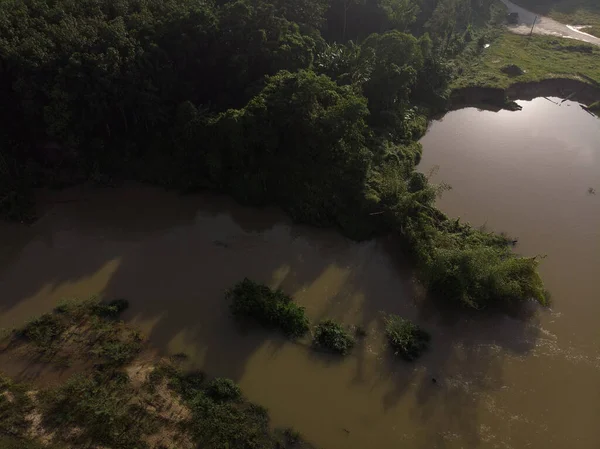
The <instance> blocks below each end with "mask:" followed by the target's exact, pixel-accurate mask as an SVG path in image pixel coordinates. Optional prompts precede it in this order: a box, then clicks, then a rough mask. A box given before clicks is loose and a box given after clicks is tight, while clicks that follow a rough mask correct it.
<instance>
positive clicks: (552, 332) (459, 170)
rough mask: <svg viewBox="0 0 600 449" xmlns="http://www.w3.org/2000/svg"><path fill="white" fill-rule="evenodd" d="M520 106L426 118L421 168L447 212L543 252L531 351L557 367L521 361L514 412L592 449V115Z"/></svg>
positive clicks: (597, 308)
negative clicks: (542, 295) (548, 301)
mask: <svg viewBox="0 0 600 449" xmlns="http://www.w3.org/2000/svg"><path fill="white" fill-rule="evenodd" d="M519 103H520V104H521V106H523V110H522V111H520V112H510V111H500V112H498V113H492V112H485V111H477V110H475V109H472V108H470V109H463V110H460V111H456V112H452V113H451V114H448V115H447V116H446V117H445V118H444V119H443V120H441V121H440V122H437V123H434V124H433V126H432V127H431V128H430V130H429V132H428V134H427V135H426V136H425V137H424V138H423V141H422V142H423V145H424V148H425V151H424V157H423V160H422V162H421V166H420V168H421V170H423V172H426V173H427V172H430V171H431V170H432V168H434V167H436V166H437V168H438V169H439V170H437V171H436V174H435V175H434V176H433V180H434V181H436V182H440V181H444V182H446V183H448V184H450V185H451V186H452V190H451V191H449V192H446V193H445V194H444V195H443V197H442V198H441V199H440V200H438V206H439V207H440V208H441V209H442V210H443V211H444V212H446V213H447V214H448V215H450V216H453V217H462V218H463V219H464V220H466V221H470V222H471V223H473V224H474V225H477V226H485V227H486V228H487V229H490V230H494V231H497V232H507V233H508V234H510V235H512V236H515V237H517V238H518V239H519V244H518V246H517V251H518V252H520V253H522V254H525V255H544V256H546V258H545V259H544V261H543V263H542V266H541V272H542V276H543V278H544V281H545V283H546V285H547V288H548V289H549V290H550V292H551V295H552V301H553V306H552V313H550V314H544V315H542V317H541V320H542V322H541V325H542V330H543V333H542V336H541V338H540V339H539V340H538V343H537V345H536V348H535V350H534V351H533V356H535V357H547V358H549V359H550V360H552V363H560V366H561V367H562V368H561V369H558V370H557V369H554V368H551V367H550V366H548V367H547V368H545V369H543V370H540V371H536V370H533V369H529V368H524V369H523V371H522V372H521V376H523V377H526V378H528V381H529V382H528V383H526V382H525V381H524V380H521V383H522V384H523V388H525V389H526V391H523V394H524V396H523V397H522V400H523V402H525V401H527V402H528V404H527V406H520V407H516V408H515V409H514V412H515V413H516V412H517V411H519V412H521V411H522V410H523V409H524V407H531V409H532V410H536V409H537V413H538V418H536V420H537V419H542V418H541V417H543V419H544V420H545V421H546V424H547V426H548V433H547V437H548V441H549V443H548V444H547V445H546V447H562V445H561V444H562V442H565V443H564V444H565V446H566V444H568V443H566V441H567V440H566V438H567V436H568V435H571V436H573V438H574V439H575V441H576V443H571V445H574V446H575V447H586V448H587V447H600V430H598V429H597V425H595V424H594V423H597V422H598V420H599V419H600V406H599V405H598V404H599V403H598V400H599V399H600V383H598V379H599V378H600V377H599V376H598V367H599V365H600V332H599V331H598V323H597V317H598V316H599V312H600V302H599V300H600V284H599V283H598V274H599V273H600V195H597V194H594V190H595V191H598V190H600V120H598V119H597V118H595V117H593V116H591V115H589V114H588V113H586V112H585V111H583V110H582V109H581V108H580V106H579V105H578V104H577V103H573V102H570V101H566V102H562V100H560V99H558V98H550V99H544V98H538V99H535V100H533V101H522V102H519ZM559 361H560V362H559ZM529 363H530V362H529V361H527V362H526V363H525V365H524V366H528V365H529ZM571 363H577V365H576V367H575V366H571ZM584 367H585V368H584ZM534 401H535V403H533V402H534ZM532 403H533V404H532ZM543 404H544V405H545V407H544V406H543ZM529 419H532V418H531V417H530V418H529ZM559 443H561V444H559ZM536 447H537V446H536Z"/></svg>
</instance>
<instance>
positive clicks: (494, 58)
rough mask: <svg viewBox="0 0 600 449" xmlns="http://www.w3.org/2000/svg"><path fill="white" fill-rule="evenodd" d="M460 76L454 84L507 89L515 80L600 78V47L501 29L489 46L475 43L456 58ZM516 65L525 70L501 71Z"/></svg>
mask: <svg viewBox="0 0 600 449" xmlns="http://www.w3.org/2000/svg"><path fill="white" fill-rule="evenodd" d="M457 62H458V64H459V66H460V69H459V72H460V76H459V77H458V78H456V79H455V80H454V82H453V84H452V87H453V88H454V89H458V88H463V87H473V86H477V87H497V88H501V89H505V88H507V87H509V86H510V85H511V84H513V83H515V82H531V81H541V80H545V79H551V78H573V79H580V80H581V81H584V82H590V81H589V80H586V77H587V78H589V79H590V80H592V81H595V82H600V47H597V46H593V45H588V44H585V43H581V42H578V41H573V40H569V39H559V38H556V37H552V36H537V35H534V36H531V37H528V36H520V35H516V34H512V33H509V32H504V33H501V34H500V35H499V36H498V37H496V38H495V39H493V40H492V41H491V42H490V47H489V48H487V49H481V50H478V49H476V48H475V46H472V48H470V49H468V50H467V51H465V53H464V55H462V56H461V58H460V59H459V60H458V61H457ZM509 65H515V66H517V67H519V68H520V69H521V70H523V72H524V73H523V74H521V75H518V76H514V75H511V74H508V73H505V72H503V71H502V68H503V67H506V66H509Z"/></svg>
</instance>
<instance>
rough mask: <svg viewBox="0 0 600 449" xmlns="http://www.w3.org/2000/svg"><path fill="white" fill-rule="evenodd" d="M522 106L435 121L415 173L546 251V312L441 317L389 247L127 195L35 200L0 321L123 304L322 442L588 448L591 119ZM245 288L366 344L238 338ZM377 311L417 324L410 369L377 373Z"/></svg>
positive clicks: (212, 207) (595, 363)
mask: <svg viewBox="0 0 600 449" xmlns="http://www.w3.org/2000/svg"><path fill="white" fill-rule="evenodd" d="M520 103H521V104H522V106H523V110H522V111H520V112H508V111H502V112H499V113H493V112H482V111H477V110H476V109H464V110H460V111H455V112H452V113H450V114H448V115H447V116H445V117H444V118H443V120H441V121H438V122H434V123H433V124H432V126H431V128H430V130H429V132H428V133H427V135H426V136H425V137H424V138H423V144H424V147H425V152H424V157H423V161H422V163H421V169H422V170H423V171H424V172H430V171H433V175H432V176H433V180H434V181H445V182H447V183H449V184H450V185H451V186H452V190H451V191H449V192H446V193H445V194H444V196H443V197H442V198H441V199H440V200H439V206H440V207H441V209H442V210H444V211H445V212H446V213H448V214H449V215H451V216H456V217H458V216H460V217H463V219H465V220H469V221H471V222H472V223H473V224H474V225H477V226H480V225H485V226H486V227H487V228H488V229H490V230H496V231H499V232H500V231H504V232H507V233H509V234H511V235H514V236H515V237H517V238H518V239H519V244H518V246H517V250H518V251H519V252H521V253H523V254H527V255H535V254H544V255H546V256H547V257H546V258H545V259H544V262H543V264H542V275H543V278H544V280H545V282H546V284H547V287H548V289H549V290H550V291H551V293H552V298H553V302H554V303H553V306H552V308H551V309H549V310H533V316H531V317H527V318H526V317H524V316H511V317H509V316H498V315H495V316H488V315H480V316H478V315H472V314H465V313H462V314H460V313H456V312H453V311H449V310H441V309H440V307H439V306H436V305H432V304H431V303H429V301H428V300H427V299H424V298H423V295H422V292H421V291H420V288H419V287H418V285H417V284H416V283H415V282H414V281H413V279H412V274H411V272H410V269H409V268H408V267H407V266H406V265H405V264H404V262H403V260H402V257H401V255H400V254H399V253H398V251H397V249H396V247H395V244H394V242H393V240H391V239H389V238H387V239H381V240H376V241H369V242H363V243H354V242H350V241H348V240H346V239H344V238H342V237H340V236H339V235H337V234H336V233H335V232H333V231H329V230H319V229H314V228H310V227H305V226H298V225H293V224H291V223H290V222H289V220H287V219H286V218H285V217H284V215H283V214H282V213H280V212H278V211H276V210H269V209H267V210H255V209H250V208H244V207H241V206H239V205H236V204H235V203H234V202H233V201H231V200H229V199H227V198H225V197H221V196H214V195H199V196H188V197H180V196H177V195H175V194H171V193H166V192H164V191H161V190H158V189H153V188H148V187H142V186H124V187H120V188H118V189H103V190H98V189H94V190H92V189H85V188H78V189H71V190H67V191H63V192H60V193H52V194H49V193H45V194H41V198H40V204H44V205H45V206H44V213H43V215H42V218H41V219H40V220H39V221H38V222H36V223H35V224H33V225H32V226H29V227H26V226H22V225H7V224H1V225H0V245H1V248H2V250H1V252H0V292H1V297H0V327H12V326H16V325H20V324H22V323H23V322H24V321H26V320H27V319H29V318H30V317H32V316H33V315H37V314H40V313H42V312H45V311H48V310H50V309H51V308H52V307H53V306H54V305H55V304H56V303H57V302H58V301H60V300H61V299H62V298H66V297H73V296H79V297H86V296H89V295H91V294H100V295H104V296H106V297H109V298H112V297H125V298H127V299H129V301H130V303H131V307H130V309H129V310H128V312H127V313H126V315H125V319H127V320H129V321H131V322H133V323H135V324H136V325H138V326H140V327H141V328H142V329H143V330H144V331H145V332H146V334H147V335H148V336H149V338H150V339H151V341H152V342H153V343H154V344H155V345H156V346H157V347H158V348H160V349H161V350H163V351H165V352H171V353H173V352H181V351H184V352H186V353H188V354H190V356H191V359H192V361H193V363H194V364H195V365H196V366H199V367H201V368H202V369H204V370H206V371H207V372H208V373H210V374H213V375H219V376H227V377H231V378H233V379H235V380H236V381H237V382H239V383H240V385H241V386H242V388H243V390H244V392H245V394H246V395H247V396H248V397H249V398H250V399H251V400H254V401H256V402H258V403H260V404H262V405H264V406H266V407H267V408H268V409H269V410H270V412H271V416H272V420H273V423H274V424H275V425H280V426H294V427H295V428H296V429H298V430H299V431H300V432H301V433H302V434H303V435H304V436H305V437H306V438H307V439H309V440H311V441H312V442H314V443H316V444H317V445H318V446H319V447H322V448H324V449H367V448H369V449H370V448H409V449H417V448H418V449H421V448H423V449H425V448H428V449H431V448H449V449H454V448H526V447H531V448H544V449H554V448H556V449H558V448H565V447H572V448H580V449H588V448H589V449H597V448H598V447H600V426H598V423H599V422H600V327H599V326H598V317H599V316H600V284H599V278H600V120H598V119H595V118H593V117H591V116H589V115H588V114H587V113H586V112H585V111H583V110H581V109H580V108H579V106H578V105H577V104H575V103H570V102H565V103H563V104H562V105H560V106H559V105H556V104H552V103H551V102H550V101H548V100H545V99H536V100H534V101H531V102H520ZM436 166H437V167H438V168H437V170H435V169H434V168H435V167H436ZM590 188H591V189H595V190H597V191H598V194H594V193H593V192H594V190H589V189H590ZM244 277H249V278H253V279H256V280H260V281H263V282H266V283H268V284H269V285H271V286H273V287H275V286H279V287H281V288H283V289H284V290H285V291H286V292H289V293H291V294H293V295H294V296H295V297H296V299H297V301H298V302H300V303H301V304H302V305H304V306H305V307H306V309H307V312H308V314H309V315H310V317H311V319H313V320H318V319H321V318H334V319H337V320H340V321H343V322H344V323H347V324H349V325H350V324H352V325H362V326H364V327H365V328H366V329H367V331H368V336H367V337H366V338H365V339H364V340H362V341H360V342H359V344H358V345H357V347H356V348H355V349H354V351H353V353H352V355H350V356H348V357H346V358H343V359H339V358H336V357H330V356H325V355H323V354H319V353H315V352H312V351H310V349H309V348H308V347H307V346H306V345H303V344H294V343H289V342H286V341H285V340H282V339H279V338H278V337H276V336H273V335H272V334H268V333H264V332H262V331H255V330H248V329H239V328H238V327H237V326H236V325H235V324H234V323H233V322H232V320H231V319H230V316H229V313H228V305H227V303H226V302H225V301H224V299H223V292H224V290H225V289H226V288H228V287H230V286H231V285H232V284H233V283H235V282H236V281H238V280H241V279H242V278H244ZM382 311H386V312H396V313H400V314H402V315H404V316H407V317H410V318H412V319H415V320H417V321H418V322H419V323H421V324H422V325H423V326H424V327H426V328H428V329H429V330H430V331H431V333H432V335H433V341H432V343H433V346H432V350H431V351H430V352H429V353H427V354H426V355H425V356H424V357H423V358H422V359H421V360H420V361H419V362H418V363H416V364H414V365H409V364H406V363H403V362H400V361H395V360H393V359H392V358H391V357H390V355H389V353H388V351H387V350H386V349H385V346H384V344H383V339H382V335H381V315H382ZM27 375H28V373H27V372H24V373H23V376H24V377H27ZM432 377H435V378H436V379H437V382H436V383H433V382H432V381H431V379H432Z"/></svg>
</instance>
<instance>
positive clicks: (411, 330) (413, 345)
mask: <svg viewBox="0 0 600 449" xmlns="http://www.w3.org/2000/svg"><path fill="white" fill-rule="evenodd" d="M385 333H386V335H387V337H388V340H389V342H390V345H391V347H392V349H393V350H394V353H395V354H396V355H398V356H400V357H402V358H403V359H405V360H408V361H412V360H415V359H417V358H418V357H419V356H420V355H421V354H422V353H423V352H424V351H426V350H427V348H428V347H429V341H430V340H431V336H430V335H429V334H428V333H427V332H426V331H424V330H423V329H421V328H420V327H419V326H417V325H416V324H414V323H412V322H411V321H409V320H407V319H405V318H402V317H400V316H398V315H388V316H387V317H386V318H385Z"/></svg>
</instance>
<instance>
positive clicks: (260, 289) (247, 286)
mask: <svg viewBox="0 0 600 449" xmlns="http://www.w3.org/2000/svg"><path fill="white" fill-rule="evenodd" d="M226 297H227V299H229V300H230V301H231V311H232V313H233V314H234V315H235V316H236V317H240V318H250V319H252V320H254V321H256V322H258V323H259V324H260V325H261V326H264V327H266V328H270V329H275V328H277V329H280V330H281V331H282V332H283V333H284V334H285V335H287V336H288V337H291V338H298V337H302V336H303V335H304V334H305V333H306V332H308V324H309V322H308V318H307V317H306V315H305V313H304V307H300V306H298V305H297V304H295V303H294V301H293V300H292V298H291V297H290V296H288V295H286V294H285V293H283V292H282V291H281V290H271V289H270V288H269V287H267V286H266V285H263V284H259V283H257V282H253V281H251V280H249V279H244V280H243V281H241V282H238V283H237V284H236V285H235V286H234V287H233V289H231V290H228V291H227V293H226Z"/></svg>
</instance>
